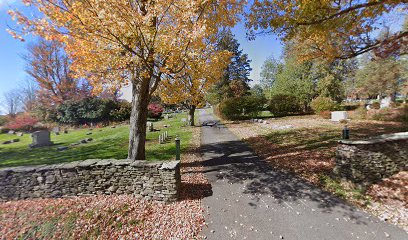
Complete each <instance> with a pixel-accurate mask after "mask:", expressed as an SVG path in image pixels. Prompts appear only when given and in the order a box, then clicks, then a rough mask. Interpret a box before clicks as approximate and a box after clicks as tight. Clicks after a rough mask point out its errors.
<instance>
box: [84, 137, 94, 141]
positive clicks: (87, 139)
mask: <svg viewBox="0 0 408 240" xmlns="http://www.w3.org/2000/svg"><path fill="white" fill-rule="evenodd" d="M85 140H86V141H87V142H90V141H92V140H93V138H86V139H85Z"/></svg>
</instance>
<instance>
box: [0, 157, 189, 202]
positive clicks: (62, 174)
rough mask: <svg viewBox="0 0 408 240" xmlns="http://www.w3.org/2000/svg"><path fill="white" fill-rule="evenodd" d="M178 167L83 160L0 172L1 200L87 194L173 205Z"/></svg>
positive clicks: (176, 162)
mask: <svg viewBox="0 0 408 240" xmlns="http://www.w3.org/2000/svg"><path fill="white" fill-rule="evenodd" d="M180 182H181V178H180V163H179V161H170V162H148V161H135V162H133V161H130V160H115V159H108V160H85V161H77V162H70V163H65V164H55V165H41V166H33V167H28V166H27V167H13V168H3V169H0V200H6V201H7V200H16V199H26V198H39V197H42V198H48V197H63V196H78V195H87V194H134V195H135V196H136V197H138V198H145V199H153V200H158V201H163V202H171V201H175V200H177V198H178V193H179V189H180Z"/></svg>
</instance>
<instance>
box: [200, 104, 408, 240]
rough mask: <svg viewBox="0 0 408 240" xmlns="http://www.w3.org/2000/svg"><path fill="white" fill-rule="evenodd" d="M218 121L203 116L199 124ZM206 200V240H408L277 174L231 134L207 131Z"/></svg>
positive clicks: (204, 136) (398, 231)
mask: <svg viewBox="0 0 408 240" xmlns="http://www.w3.org/2000/svg"><path fill="white" fill-rule="evenodd" d="M206 120H215V119H214V117H213V115H211V114H208V113H207V111H206V110H200V121H201V122H204V121H206ZM201 144H202V149H203V154H204V155H203V157H204V166H205V174H206V175H207V177H208V178H209V180H210V182H211V185H212V195H211V196H209V197H206V198H204V199H203V204H204V207H205V208H206V213H205V214H206V222H207V223H208V228H204V230H203V235H205V236H206V237H207V239H215V240H224V239H251V240H260V239H302V240H308V239H310V240H315V239H316V240H317V239H330V240H334V239H341V240H348V239H367V240H371V239H401V240H402V239H404V240H406V239H408V234H406V233H405V232H404V231H403V230H401V229H399V228H397V227H395V226H393V225H390V224H387V223H384V222H381V221H380V220H379V219H378V218H376V217H373V216H370V215H369V214H367V213H364V212H362V211H360V210H359V209H357V208H355V207H353V206H350V205H349V204H346V203H345V202H344V201H342V200H340V199H338V198H336V197H333V196H332V195H330V194H328V193H326V192H323V191H321V190H320V189H318V188H316V187H313V186H312V185H310V184H308V183H306V182H305V181H303V180H301V179H298V178H296V177H295V176H293V175H291V174H288V173H284V172H280V171H277V170H273V169H271V168H270V166H269V165H268V164H266V163H265V162H263V161H262V160H261V159H259V158H258V157H257V156H256V155H254V154H253V153H252V152H251V150H250V148H249V147H248V146H246V145H245V144H244V143H243V142H242V141H240V140H239V139H238V138H237V137H236V136H235V135H234V134H232V133H231V132H230V131H229V130H228V129H227V128H222V127H221V128H219V127H217V126H213V127H210V126H207V127H203V128H202V139H201Z"/></svg>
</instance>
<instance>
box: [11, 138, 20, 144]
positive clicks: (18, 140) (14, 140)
mask: <svg viewBox="0 0 408 240" xmlns="http://www.w3.org/2000/svg"><path fill="white" fill-rule="evenodd" d="M11 142H13V143H15V142H20V139H19V138H15V139H13V140H11Z"/></svg>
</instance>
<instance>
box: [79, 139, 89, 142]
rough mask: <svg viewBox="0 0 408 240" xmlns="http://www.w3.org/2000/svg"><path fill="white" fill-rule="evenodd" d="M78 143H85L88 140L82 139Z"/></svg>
mask: <svg viewBox="0 0 408 240" xmlns="http://www.w3.org/2000/svg"><path fill="white" fill-rule="evenodd" d="M79 142H80V143H87V142H88V141H86V139H82V140H81V141H79Z"/></svg>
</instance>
